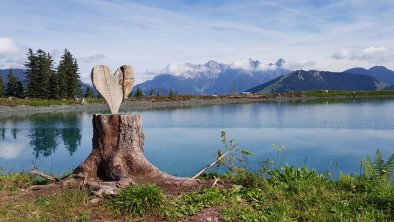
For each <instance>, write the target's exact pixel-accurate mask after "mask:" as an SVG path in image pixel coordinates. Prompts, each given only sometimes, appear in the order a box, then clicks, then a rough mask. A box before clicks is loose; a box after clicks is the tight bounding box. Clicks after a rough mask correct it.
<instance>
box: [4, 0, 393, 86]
mask: <svg viewBox="0 0 394 222" xmlns="http://www.w3.org/2000/svg"><path fill="white" fill-rule="evenodd" d="M393 20H394V1H392V0H378V1H376V0H331V1H329V0H249V1H246V0H228V1H224V0H195V1H192V0H168V1H165V0H141V1H132V0H130V1H129V0H113V1H109V0H108V1H104V0H63V1H61V0H58V1H53V0H34V1H31V0H2V1H0V68H8V67H21V66H23V63H24V61H25V54H26V51H27V49H28V48H33V49H34V50H37V49H39V48H41V49H44V50H46V51H48V52H50V53H51V54H52V55H53V56H54V58H55V60H56V61H58V59H59V57H60V56H61V53H62V51H63V50H64V49H65V48H67V49H69V50H70V51H71V53H72V54H73V55H74V56H75V57H76V58H77V59H78V61H79V65H80V72H81V76H82V79H83V81H85V82H87V81H89V75H90V70H91V68H92V67H93V66H94V65H97V64H106V65H108V66H110V67H111V68H112V69H113V70H114V71H115V69H116V68H117V67H119V66H120V65H123V64H132V65H133V66H134V68H135V71H136V75H137V80H138V82H141V81H143V80H145V79H150V78H152V73H154V71H155V70H159V69H161V68H162V67H164V66H166V65H167V64H168V63H170V62H175V63H184V62H191V63H196V64H200V63H205V62H206V61H208V60H210V59H213V60H216V61H218V62H222V63H232V62H234V61H238V60H242V59H247V58H252V59H258V60H260V61H261V62H263V63H270V62H275V61H276V60H277V59H279V58H284V59H285V60H286V61H287V62H288V63H290V64H292V67H295V68H304V69H312V68H314V69H320V70H331V71H342V70H344V69H347V68H351V67H355V66H358V67H360V66H361V67H365V68H369V67H371V66H374V65H385V66H387V67H388V68H391V69H394V52H393V48H394V22H393Z"/></svg>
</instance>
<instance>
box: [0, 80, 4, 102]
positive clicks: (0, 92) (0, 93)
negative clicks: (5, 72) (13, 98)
mask: <svg viewBox="0 0 394 222" xmlns="http://www.w3.org/2000/svg"><path fill="white" fill-rule="evenodd" d="M4 94H5V90H4V81H3V77H2V76H1V75H0V97H4Z"/></svg>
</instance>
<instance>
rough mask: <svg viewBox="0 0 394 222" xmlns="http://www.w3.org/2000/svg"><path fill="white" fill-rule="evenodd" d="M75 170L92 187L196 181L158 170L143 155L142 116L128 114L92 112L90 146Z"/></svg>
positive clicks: (179, 184)
mask: <svg viewBox="0 0 394 222" xmlns="http://www.w3.org/2000/svg"><path fill="white" fill-rule="evenodd" d="M74 173H75V174H76V176H77V177H80V178H84V179H85V180H84V181H90V185H91V186H92V187H94V186H96V187H97V186H100V184H107V186H108V181H112V182H116V187H124V186H127V185H130V184H147V183H154V184H157V185H159V186H162V187H163V186H164V187H165V186H188V187H190V186H197V185H198V181H197V180H195V179H192V178H180V177H174V176H170V175H168V174H165V173H163V172H161V171H160V170H159V169H158V168H157V167H155V166H154V165H153V164H151V163H150V162H149V161H148V160H147V159H146V158H145V156H144V134H143V132H142V124H141V116H140V115H131V114H130V115H119V114H113V115H93V150H92V152H91V154H90V155H89V156H88V158H87V159H86V160H85V161H84V162H83V163H82V164H81V165H79V166H78V167H77V168H76V169H75V171H74ZM92 181H95V183H92ZM103 181H104V182H103ZM105 181H107V182H105ZM109 186H113V185H109Z"/></svg>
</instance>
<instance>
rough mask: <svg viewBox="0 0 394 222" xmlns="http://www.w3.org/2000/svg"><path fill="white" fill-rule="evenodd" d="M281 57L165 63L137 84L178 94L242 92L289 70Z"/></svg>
mask: <svg viewBox="0 0 394 222" xmlns="http://www.w3.org/2000/svg"><path fill="white" fill-rule="evenodd" d="M285 63H286V62H285V61H284V60H283V59H280V60H278V61H277V62H276V63H275V64H269V65H263V64H261V63H260V62H259V61H257V60H252V59H249V60H243V61H239V62H235V63H232V64H223V63H218V62H216V61H213V60H211V61H208V62H207V63H205V64H200V65H195V64H190V63H186V64H181V65H177V64H169V65H168V66H167V67H165V68H164V69H163V70H162V71H161V73H159V74H157V75H156V76H155V77H154V78H153V79H152V80H148V81H146V82H144V83H141V84H138V85H136V86H135V87H134V88H133V91H135V90H136V89H137V88H140V89H142V90H143V91H144V93H145V94H148V93H149V92H150V91H151V90H153V91H154V92H155V93H157V91H159V92H160V94H161V95H166V94H167V93H168V92H169V91H170V90H171V89H172V90H174V91H176V92H177V93H178V94H184V95H186V94H188V95H201V94H206V95H212V94H230V93H234V92H243V91H245V90H246V89H249V88H251V87H253V86H256V85H258V84H262V83H265V82H267V81H269V80H272V79H274V78H276V77H278V76H280V75H283V74H287V73H289V72H290V71H289V70H288V69H286V68H285V65H284V64H285Z"/></svg>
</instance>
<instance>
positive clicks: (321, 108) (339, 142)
mask: <svg viewBox="0 0 394 222" xmlns="http://www.w3.org/2000/svg"><path fill="white" fill-rule="evenodd" d="M129 113H139V114H141V115H142V119H143V127H144V133H145V154H146V156H147V158H148V159H149V160H150V161H151V162H152V163H153V164H155V165H156V166H158V167H159V168H160V169H161V170H162V171H165V172H168V173H171V174H175V175H179V176H191V175H193V174H194V173H195V172H197V171H198V170H199V169H201V168H202V167H204V166H205V165H207V164H209V163H210V162H212V161H213V160H214V155H215V153H216V151H217V149H218V148H219V147H220V145H221V143H220V140H221V138H220V132H221V131H223V130H224V131H225V132H226V133H227V138H228V139H234V140H235V141H236V143H237V144H238V145H239V147H241V148H243V149H246V150H249V151H251V152H252V153H253V154H254V155H253V156H252V157H250V158H249V165H250V166H251V167H252V168H257V167H258V166H259V164H260V163H261V161H263V160H266V159H270V160H274V159H276V155H277V154H276V152H275V148H279V147H280V146H282V145H283V146H285V149H284V150H283V151H282V152H281V153H280V155H281V156H283V155H285V159H284V161H283V164H285V163H287V164H290V165H296V166H298V167H301V166H303V165H306V166H308V167H311V168H315V169H317V170H318V171H320V172H325V171H327V170H328V169H331V170H332V171H334V172H336V173H338V172H339V171H342V172H344V173H359V172H360V160H361V159H362V158H365V157H366V155H374V154H375V152H376V149H380V150H381V152H382V153H383V155H384V156H385V157H386V158H387V157H388V156H389V155H391V154H392V153H394V100H364V101H346V102H344V101H343V102H341V101H320V102H318V103H257V104H242V105H220V106H203V107H193V108H182V109H167V110H153V111H138V112H135V111H130V112H129ZM92 115H93V113H86V112H79V113H78V112H69V113H43V114H32V115H15V116H12V117H9V116H7V117H1V115H0V167H1V168H2V170H3V171H5V172H15V171H25V170H29V169H31V168H32V167H33V166H34V167H35V168H37V169H39V170H41V171H45V172H47V173H53V174H56V175H61V174H62V173H64V172H69V171H71V170H72V169H73V168H75V167H76V166H77V165H78V164H80V163H81V162H83V160H85V158H86V157H87V156H88V154H89V153H90V151H91V149H92V145H91V143H92V135H93V132H92V123H91V119H92Z"/></svg>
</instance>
